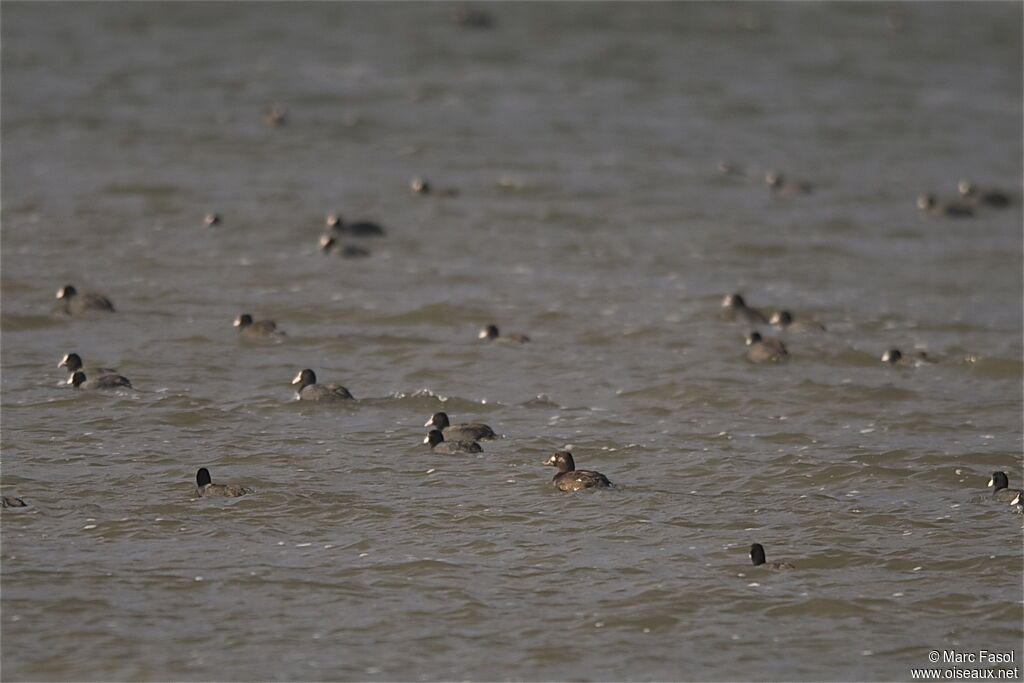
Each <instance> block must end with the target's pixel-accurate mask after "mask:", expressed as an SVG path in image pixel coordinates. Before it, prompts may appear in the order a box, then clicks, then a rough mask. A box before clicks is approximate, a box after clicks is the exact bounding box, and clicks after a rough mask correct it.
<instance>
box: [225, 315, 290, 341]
mask: <svg viewBox="0 0 1024 683" xmlns="http://www.w3.org/2000/svg"><path fill="white" fill-rule="evenodd" d="M232 324H233V325H234V326H235V327H237V328H238V334H239V336H240V337H243V338H245V339H280V338H281V337H284V336H286V335H285V333H284V331H283V330H279V329H277V323H275V322H274V321H273V320H258V321H253V319H252V316H251V315H249V314H248V313H243V314H242V315H240V316H238V317H236V318H235V322H234V323H232Z"/></svg>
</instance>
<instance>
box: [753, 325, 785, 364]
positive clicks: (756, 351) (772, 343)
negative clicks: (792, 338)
mask: <svg viewBox="0 0 1024 683" xmlns="http://www.w3.org/2000/svg"><path fill="white" fill-rule="evenodd" d="M746 344H747V346H749V347H750V348H749V349H748V350H747V360H749V361H750V362H751V363H781V362H782V361H784V360H786V359H787V358H789V352H788V351H786V345H785V344H783V343H782V342H781V341H779V340H778V339H775V338H774V337H762V336H761V333H760V332H751V333H750V334H748V335H747V339H746Z"/></svg>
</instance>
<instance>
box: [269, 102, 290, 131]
mask: <svg viewBox="0 0 1024 683" xmlns="http://www.w3.org/2000/svg"><path fill="white" fill-rule="evenodd" d="M287 121H288V108H287V107H285V106H284V105H283V104H281V103H279V102H278V103H274V104H272V105H271V106H269V107H267V108H266V109H264V110H263V123H265V124H267V125H268V126H283V125H284V124H285V123H286V122H287Z"/></svg>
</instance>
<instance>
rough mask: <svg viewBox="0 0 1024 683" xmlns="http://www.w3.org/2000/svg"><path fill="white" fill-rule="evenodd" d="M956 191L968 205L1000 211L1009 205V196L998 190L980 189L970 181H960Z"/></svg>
mask: <svg viewBox="0 0 1024 683" xmlns="http://www.w3.org/2000/svg"><path fill="white" fill-rule="evenodd" d="M956 189H957V190H958V191H959V192H960V196H961V197H963V198H964V201H966V202H967V203H968V204H971V205H973V206H981V205H984V206H991V207H994V208H997V209H1002V208H1005V207H1007V206H1009V205H1010V196H1009V195H1007V194H1006V193H1005V192H1001V191H1000V190H992V189H982V188H979V187H978V186H977V185H975V184H974V183H972V182H971V181H970V180H961V181H960V182H959V183H957V186H956Z"/></svg>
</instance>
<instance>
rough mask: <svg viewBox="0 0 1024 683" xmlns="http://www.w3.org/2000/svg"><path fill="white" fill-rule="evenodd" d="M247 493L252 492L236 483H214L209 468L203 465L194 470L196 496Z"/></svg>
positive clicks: (227, 496) (231, 496) (234, 496)
mask: <svg viewBox="0 0 1024 683" xmlns="http://www.w3.org/2000/svg"><path fill="white" fill-rule="evenodd" d="M247 493H252V489H248V488H245V487H244V486H239V485H237V484H214V483H213V480H212V479H211V478H210V470H208V469H206V468H205V467H200V468H199V470H198V471H197V472H196V496H198V497H200V498H202V497H203V496H223V497H225V498H238V497H239V496H244V495H245V494H247Z"/></svg>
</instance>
